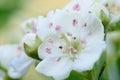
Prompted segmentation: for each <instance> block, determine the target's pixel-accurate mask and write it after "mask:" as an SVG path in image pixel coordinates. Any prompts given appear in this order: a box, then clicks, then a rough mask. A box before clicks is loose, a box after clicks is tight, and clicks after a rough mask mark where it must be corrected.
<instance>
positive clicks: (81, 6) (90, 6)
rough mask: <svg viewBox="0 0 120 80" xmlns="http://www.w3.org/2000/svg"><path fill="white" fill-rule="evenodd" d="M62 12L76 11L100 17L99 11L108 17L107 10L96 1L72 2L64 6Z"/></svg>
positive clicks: (80, 0)
mask: <svg viewBox="0 0 120 80" xmlns="http://www.w3.org/2000/svg"><path fill="white" fill-rule="evenodd" d="M64 10H66V11H76V12H81V13H84V12H89V13H91V12H93V13H95V14H96V15H97V16H98V17H100V16H101V11H103V12H104V14H105V15H106V16H107V17H109V12H108V10H107V9H106V8H105V7H104V6H103V5H102V4H101V3H100V2H98V1H94V0H87V1H86V0H72V1H71V2H70V3H68V5H66V6H65V8H64Z"/></svg>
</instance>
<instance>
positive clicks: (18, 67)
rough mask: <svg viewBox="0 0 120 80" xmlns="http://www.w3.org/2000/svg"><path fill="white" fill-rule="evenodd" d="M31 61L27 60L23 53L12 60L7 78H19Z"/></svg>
mask: <svg viewBox="0 0 120 80" xmlns="http://www.w3.org/2000/svg"><path fill="white" fill-rule="evenodd" d="M33 61H34V60H33V59H31V58H29V57H28V56H27V55H26V54H25V53H21V54H20V56H18V57H16V58H15V59H13V61H12V63H11V67H10V68H9V72H8V74H9V76H10V77H12V78H20V77H21V76H23V75H24V74H25V73H26V72H27V71H28V69H29V68H30V66H31V64H32V63H33Z"/></svg>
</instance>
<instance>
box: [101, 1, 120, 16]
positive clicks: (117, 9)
mask: <svg viewBox="0 0 120 80" xmlns="http://www.w3.org/2000/svg"><path fill="white" fill-rule="evenodd" d="M101 3H102V4H103V5H104V6H105V7H106V8H107V9H108V10H109V12H110V13H111V14H117V15H118V14H120V0H101Z"/></svg>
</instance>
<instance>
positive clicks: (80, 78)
mask: <svg viewBox="0 0 120 80" xmlns="http://www.w3.org/2000/svg"><path fill="white" fill-rule="evenodd" d="M65 80H87V77H85V75H84V74H83V73H79V72H76V71H72V72H71V73H70V76H69V77H68V78H67V79H65Z"/></svg>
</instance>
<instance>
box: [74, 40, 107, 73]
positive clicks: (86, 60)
mask: <svg viewBox="0 0 120 80" xmlns="http://www.w3.org/2000/svg"><path fill="white" fill-rule="evenodd" d="M104 49H105V42H104V41H98V42H95V43H93V44H92V43H91V45H88V46H87V47H86V48H85V49H84V50H83V51H81V52H80V54H79V56H78V58H77V59H76V60H75V62H74V63H73V70H76V71H78V72H82V71H87V70H91V69H92V68H93V67H94V64H95V63H96V62H97V61H98V59H99V58H100V56H101V54H102V51H103V50H104Z"/></svg>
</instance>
